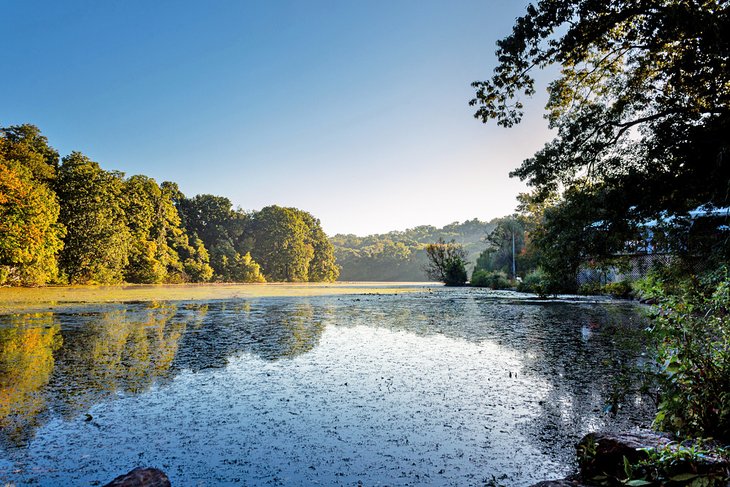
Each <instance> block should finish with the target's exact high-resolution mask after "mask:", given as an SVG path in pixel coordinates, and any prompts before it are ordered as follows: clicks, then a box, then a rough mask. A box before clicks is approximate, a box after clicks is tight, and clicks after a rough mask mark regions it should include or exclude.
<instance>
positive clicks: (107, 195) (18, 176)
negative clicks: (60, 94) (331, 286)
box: [0, 124, 339, 285]
mask: <svg viewBox="0 0 730 487" xmlns="http://www.w3.org/2000/svg"><path fill="white" fill-rule="evenodd" d="M258 258H261V259H262V261H261V263H259V261H258ZM338 275H339V267H338V266H337V265H336V263H335V256H334V252H333V247H332V244H331V243H330V242H329V240H328V238H327V236H326V235H325V233H324V231H323V230H322V228H321V226H320V222H319V220H317V219H316V218H315V217H313V216H312V215H311V214H309V213H307V212H304V211H302V210H299V209H296V208H281V207H277V206H271V207H267V208H264V209H263V210H261V211H259V212H251V213H246V212H244V211H242V210H240V209H233V207H232V204H231V201H230V200H229V199H228V198H226V197H223V196H215V195H208V194H204V195H197V196H195V197H192V198H187V197H186V196H185V195H184V194H183V193H182V191H180V189H179V188H178V186H177V184H175V183H173V182H169V181H166V182H163V183H162V184H161V185H159V184H158V183H157V182H156V181H155V180H154V179H152V178H150V177H148V176H144V175H134V176H130V177H126V176H125V175H124V174H123V173H121V172H118V171H107V170H105V169H103V168H102V167H101V165H100V164H99V163H97V162H94V161H92V160H90V159H89V158H88V157H86V156H85V155H84V154H82V153H80V152H72V153H71V154H69V155H68V156H66V157H64V158H63V159H62V160H61V162H60V163H59V156H58V153H57V152H56V151H55V150H54V149H53V148H52V147H50V146H49V145H48V141H47V140H46V138H45V137H44V136H43V135H41V132H40V130H39V129H38V128H37V127H35V126H33V125H27V124H26V125H19V126H12V127H7V128H0V285H43V284H46V283H49V282H51V283H70V284H113V283H120V282H133V283H146V284H156V283H180V282H206V281H210V280H215V281H223V282H264V281H265V280H266V277H268V278H269V279H270V280H290V281H334V280H335V279H337V276H338ZM265 276H266V277H265Z"/></svg>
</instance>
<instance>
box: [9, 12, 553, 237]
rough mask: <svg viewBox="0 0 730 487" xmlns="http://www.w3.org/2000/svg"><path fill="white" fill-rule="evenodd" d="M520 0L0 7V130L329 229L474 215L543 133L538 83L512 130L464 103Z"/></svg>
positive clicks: (509, 190)
mask: <svg viewBox="0 0 730 487" xmlns="http://www.w3.org/2000/svg"><path fill="white" fill-rule="evenodd" d="M526 3H527V2H523V1H514V0H513V1H508V0H505V1H501V0H481V1H472V0H454V1H446V0H443V1H431V0H387V1H385V0H384V1H380V0H369V1H364V2H363V1H360V2H350V1H340V0H337V1H335V0H332V1H318V0H308V1H283V0H282V1H277V0H272V1H263V0H262V1H257V2H245V1H221V0H212V1H210V2H200V1H196V2H186V1H175V2H173V1H165V0H156V1H153V2H152V1H136V0H135V1H132V0H129V1H121V0H117V1H111V0H110V1H104V2H99V1H96V0H93V1H87V2H82V1H75V0H65V1H63V2H58V1H48V2H42V1H32V0H31V1H11V0H0V31H1V32H3V36H2V37H3V39H4V41H5V48H4V49H3V62H2V69H1V71H2V76H0V90H2V91H1V92H2V94H3V95H2V102H0V126H8V125H14V124H20V123H32V124H35V125H37V126H38V127H40V129H41V130H42V132H43V133H44V135H46V136H47V137H48V139H49V142H50V144H51V145H52V146H53V147H55V148H56V149H57V150H58V151H59V152H60V153H61V155H66V154H69V153H70V152H71V151H74V150H77V151H81V152H83V153H84V154H86V155H87V156H89V157H90V158H91V159H93V160H95V161H97V162H99V163H100V164H101V165H102V167H103V168H104V169H109V170H112V169H113V170H119V171H123V172H124V173H126V174H127V175H132V174H145V175H147V176H151V177H153V178H155V179H156V180H157V181H158V182H160V183H161V182H162V181H175V182H177V183H178V185H179V186H180V189H181V190H182V191H183V192H184V193H185V194H186V195H187V196H193V195H196V194H201V193H210V194H216V195H221V196H226V197H228V198H230V200H231V201H232V202H233V205H234V206H235V207H240V208H242V209H244V210H258V209H261V208H262V207H264V206H267V205H272V204H277V205H281V206H295V207H297V208H300V209H303V210H306V211H309V212H310V213H312V214H313V215H314V216H315V217H317V218H319V219H320V221H321V224H322V227H323V228H324V230H325V231H326V232H327V233H328V234H330V235H333V234H335V233H354V234H358V235H366V234H371V233H382V232H387V231H390V230H404V229H406V228H412V227H414V226H417V225H425V224H428V225H435V226H442V225H445V224H448V223H451V222H454V221H464V220H467V219H472V218H479V219H482V220H489V219H492V218H495V217H499V216H504V215H507V214H510V213H512V212H513V211H514V208H515V206H516V200H515V197H516V195H517V194H518V193H520V192H524V191H526V190H527V188H526V186H525V184H524V183H522V182H521V181H519V180H518V179H514V178H509V176H508V174H509V172H510V170H512V169H514V168H516V167H517V166H519V165H520V163H521V162H522V160H524V159H525V158H527V157H530V156H531V155H532V154H533V153H534V152H535V151H536V150H538V149H540V148H541V147H542V146H543V145H544V143H545V142H547V141H548V140H549V139H550V138H551V137H552V135H551V132H550V131H549V130H548V128H547V122H546V121H545V120H544V119H543V117H542V114H543V110H542V107H543V106H544V105H545V102H546V98H547V96H546V94H545V92H544V89H539V90H538V94H537V95H536V97H535V98H534V99H532V100H529V101H527V111H526V116H525V119H524V121H523V123H522V124H520V125H518V126H516V127H513V128H510V129H505V128H502V127H498V126H497V125H496V124H494V123H490V124H486V125H485V124H482V123H481V122H480V121H478V120H476V119H474V118H473V113H474V108H472V107H469V105H468V101H469V99H471V98H472V97H473V95H474V90H473V88H471V86H470V83H471V82H472V81H475V80H481V79H487V78H489V77H490V75H491V73H492V70H493V68H494V65H495V63H496V59H495V56H494V51H495V48H496V47H495V42H496V41H497V40H498V39H500V38H502V37H504V36H505V35H507V34H508V33H509V32H510V30H511V28H512V25H513V23H514V20H515V18H516V17H518V16H519V15H521V14H522V13H523V11H524V9H525V5H526ZM543 85H544V83H543Z"/></svg>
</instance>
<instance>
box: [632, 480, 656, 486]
mask: <svg viewBox="0 0 730 487" xmlns="http://www.w3.org/2000/svg"><path fill="white" fill-rule="evenodd" d="M651 484H652V483H651V482H649V481H648V480H643V479H636V480H629V481H628V482H626V485H630V486H632V487H637V486H641V485H651Z"/></svg>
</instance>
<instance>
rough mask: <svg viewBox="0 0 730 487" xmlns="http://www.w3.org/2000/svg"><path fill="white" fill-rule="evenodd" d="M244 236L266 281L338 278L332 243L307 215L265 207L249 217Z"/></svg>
mask: <svg viewBox="0 0 730 487" xmlns="http://www.w3.org/2000/svg"><path fill="white" fill-rule="evenodd" d="M246 234H247V238H248V245H249V249H250V252H251V255H252V256H253V258H254V259H255V260H256V262H258V263H260V264H261V268H262V269H263V272H264V275H265V276H266V279H267V280H273V281H303V282H307V281H333V280H335V279H337V276H338V275H339V269H338V268H337V266H336V264H335V258H334V250H333V247H332V244H331V243H330V242H329V240H328V239H327V238H326V235H325V234H324V232H323V231H322V229H321V227H320V225H319V220H317V219H315V218H314V217H312V215H310V214H309V213H307V212H304V211H302V210H298V209H296V208H284V207H281V206H275V205H274V206H267V207H265V208H262V209H261V210H260V211H257V212H254V213H252V214H251V215H250V216H249V219H248V221H247V224H246Z"/></svg>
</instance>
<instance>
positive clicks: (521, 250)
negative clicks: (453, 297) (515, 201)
mask: <svg viewBox="0 0 730 487" xmlns="http://www.w3.org/2000/svg"><path fill="white" fill-rule="evenodd" d="M492 223H494V224H495V227H494V229H493V230H492V231H491V232H490V233H489V234H488V235H487V238H486V241H487V248H486V249H484V251H483V252H482V253H481V254H479V257H478V258H477V261H476V265H475V267H474V271H477V270H484V271H501V272H504V273H505V274H506V275H509V276H512V277H516V276H521V277H524V276H525V275H526V274H527V273H528V272H531V271H533V270H534V269H535V262H534V255H533V254H531V253H529V252H528V248H527V238H528V230H527V228H528V222H527V220H526V219H525V218H524V217H522V216H520V215H511V216H508V217H504V218H497V219H495V220H492ZM513 264H514V272H513V268H512V267H513ZM515 273H516V275H513V274H515Z"/></svg>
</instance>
